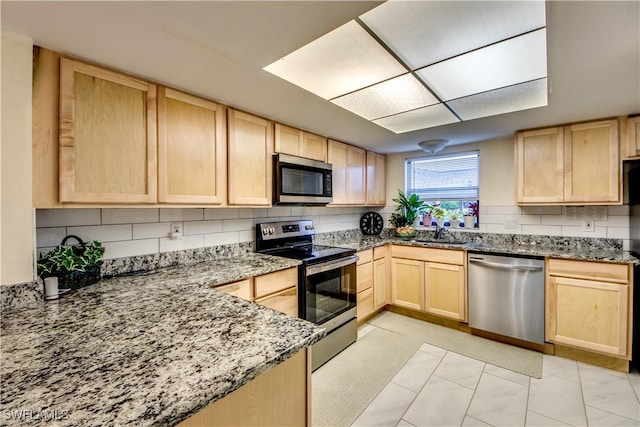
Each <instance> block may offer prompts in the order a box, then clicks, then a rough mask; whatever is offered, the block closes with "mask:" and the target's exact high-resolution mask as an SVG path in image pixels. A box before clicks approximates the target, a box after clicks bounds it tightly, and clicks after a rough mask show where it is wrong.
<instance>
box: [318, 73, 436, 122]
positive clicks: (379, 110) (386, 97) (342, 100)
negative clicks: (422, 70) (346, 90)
mask: <svg viewBox="0 0 640 427" xmlns="http://www.w3.org/2000/svg"><path fill="white" fill-rule="evenodd" d="M331 102H333V103H334V104H337V105H339V106H341V107H342V108H345V109H347V110H349V111H351V112H353V113H356V114H357V115H359V116H362V117H364V118H365V119H367V120H373V119H377V118H380V117H385V116H390V115H392V114H397V113H401V112H403V111H408V110H414V109H416V108H420V107H426V106H427V105H433V104H437V103H438V99H437V98H436V97H435V96H433V95H432V94H431V92H429V91H428V90H427V89H426V88H425V87H424V85H423V84H422V83H420V82H419V81H418V79H416V78H415V77H414V76H413V75H411V74H405V75H403V76H400V77H395V78H393V79H391V80H387V81H385V82H382V83H378V84H377V85H373V86H370V87H368V88H365V89H361V90H359V91H357V92H353V93H350V94H348V95H344V96H341V97H339V98H336V99H332V100H331Z"/></svg>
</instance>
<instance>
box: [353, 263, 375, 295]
mask: <svg viewBox="0 0 640 427" xmlns="http://www.w3.org/2000/svg"><path fill="white" fill-rule="evenodd" d="M356 277H357V278H358V280H357V291H358V292H362V291H364V290H366V289H371V287H372V286H373V262H367V263H365V264H361V265H359V266H358V267H357V273H356Z"/></svg>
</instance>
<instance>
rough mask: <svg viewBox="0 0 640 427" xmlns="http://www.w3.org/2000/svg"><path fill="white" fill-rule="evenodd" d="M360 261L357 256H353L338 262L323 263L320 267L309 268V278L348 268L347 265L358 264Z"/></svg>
mask: <svg viewBox="0 0 640 427" xmlns="http://www.w3.org/2000/svg"><path fill="white" fill-rule="evenodd" d="M358 259H359V258H358V256H357V255H352V256H350V257H348V258H343V259H340V260H338V261H329V262H323V263H321V264H318V265H314V266H311V267H307V277H308V276H312V275H314V274H318V273H324V272H325V271H329V270H335V269H337V268H342V267H346V266H347V265H351V264H355V263H356V262H358Z"/></svg>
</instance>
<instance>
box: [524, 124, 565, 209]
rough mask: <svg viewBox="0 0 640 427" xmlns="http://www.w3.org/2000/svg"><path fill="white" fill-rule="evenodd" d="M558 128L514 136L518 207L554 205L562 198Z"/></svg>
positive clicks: (562, 186)
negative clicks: (530, 204)
mask: <svg viewBox="0 0 640 427" xmlns="http://www.w3.org/2000/svg"><path fill="white" fill-rule="evenodd" d="M563 149H564V145H563V132H562V128H560V127H555V128H549V129H540V130H531V131H524V132H518V134H517V137H516V162H517V167H516V169H517V174H516V188H517V200H518V203H539V204H540V203H558V202H562V200H563V197H564V196H563V194H564V172H563V168H564V165H563V158H564V154H563Z"/></svg>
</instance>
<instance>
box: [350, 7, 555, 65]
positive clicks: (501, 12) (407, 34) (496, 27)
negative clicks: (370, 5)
mask: <svg viewBox="0 0 640 427" xmlns="http://www.w3.org/2000/svg"><path fill="white" fill-rule="evenodd" d="M360 18H361V19H362V21H363V22H364V23H365V24H367V26H368V27H369V28H370V29H371V30H373V32H374V33H376V35H377V36H378V37H380V38H381V39H382V40H383V41H384V42H385V44H386V45H387V46H389V47H390V48H391V50H392V51H394V52H396V53H397V54H398V56H399V57H400V58H402V60H403V61H404V62H405V63H406V64H407V65H409V66H410V67H411V69H413V70H415V69H417V68H421V67H424V66H426V65H431V64H433V63H436V62H439V61H442V60H444V59H448V58H451V57H453V56H456V55H460V54H462V53H465V52H469V51H471V50H474V49H478V48H480V47H483V46H487V45H489V44H492V43H496V42H498V41H501V40H505V39H508V38H510V37H513V36H515V35H518V34H523V33H526V32H529V31H532V30H535V29H538V28H542V27H544V26H545V25H546V16H545V2H544V1H543V0H538V1H394V0H391V1H387V2H385V3H383V4H382V5H380V6H378V7H376V8H375V9H372V10H370V11H369V12H367V13H365V14H364V15H362V16H361V17H360Z"/></svg>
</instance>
